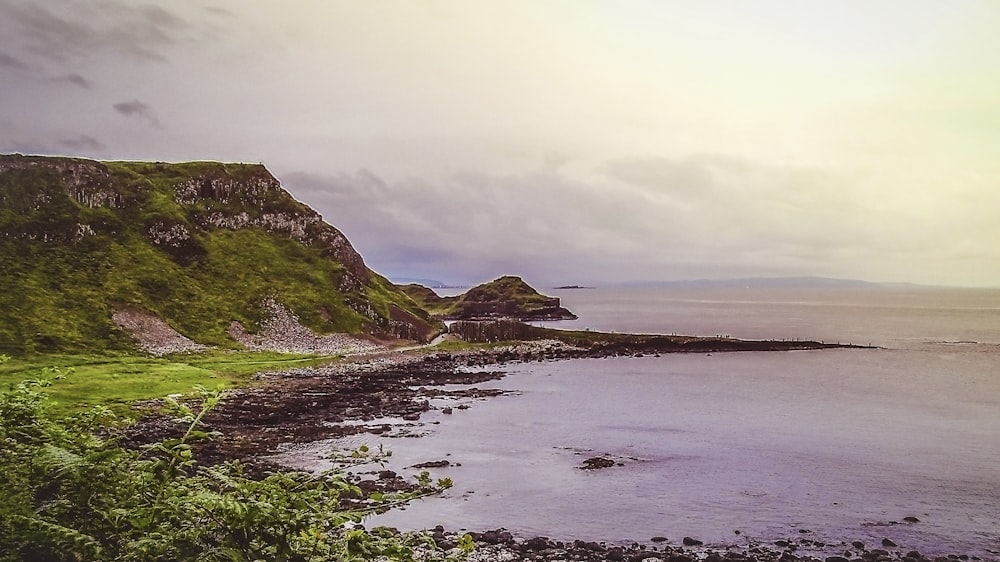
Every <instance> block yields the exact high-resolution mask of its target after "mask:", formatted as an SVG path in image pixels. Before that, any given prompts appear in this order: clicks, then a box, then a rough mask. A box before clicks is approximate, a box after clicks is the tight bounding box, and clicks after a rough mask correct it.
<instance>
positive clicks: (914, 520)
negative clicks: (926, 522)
mask: <svg viewBox="0 0 1000 562" xmlns="http://www.w3.org/2000/svg"><path fill="white" fill-rule="evenodd" d="M903 521H906V522H907V523H920V520H919V519H917V518H916V517H913V516H912V515H911V516H909V517H904V518H903Z"/></svg>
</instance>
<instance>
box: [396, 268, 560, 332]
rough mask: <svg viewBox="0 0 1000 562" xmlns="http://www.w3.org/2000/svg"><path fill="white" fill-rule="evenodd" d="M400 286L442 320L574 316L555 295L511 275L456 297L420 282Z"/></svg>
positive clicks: (548, 318) (535, 318)
mask: <svg viewBox="0 0 1000 562" xmlns="http://www.w3.org/2000/svg"><path fill="white" fill-rule="evenodd" d="M402 289H403V290H404V291H406V294H408V295H410V297H411V298H412V299H413V300H414V301H416V302H417V303H419V304H420V305H422V306H423V307H424V308H425V309H426V310H427V311H429V312H430V313H431V314H433V315H434V316H436V317H438V318H442V319H445V320H481V319H490V318H515V319H518V320H529V321H530V320H573V319H575V318H576V315H575V314H573V313H572V312H570V311H569V310H566V309H565V308H563V307H562V306H561V305H560V301H559V298H558V297H547V296H545V295H543V294H540V293H539V292H538V291H536V290H535V289H534V288H532V287H531V285H528V284H527V283H525V282H524V280H523V279H521V278H520V277H516V276H513V275H507V276H504V277H500V278H498V279H494V280H493V281H490V282H488V283H483V284H482V285H477V286H475V287H473V288H471V289H469V290H468V291H466V292H465V293H464V294H462V295H459V296H456V297H440V296H438V295H437V293H435V292H434V291H433V290H431V289H429V288H427V287H424V286H422V285H415V284H410V285H403V286H402Z"/></svg>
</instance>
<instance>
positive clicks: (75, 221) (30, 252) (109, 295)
mask: <svg viewBox="0 0 1000 562" xmlns="http://www.w3.org/2000/svg"><path fill="white" fill-rule="evenodd" d="M4 164H7V165H9V166H10V169H7V171H0V287H2V288H3V290H2V291H0V353H4V352H5V353H8V354H12V355H15V354H16V355H25V354H30V353H59V352H61V353H106V352H108V351H109V350H113V351H116V352H129V351H133V352H134V351H136V348H135V345H134V344H133V342H132V341H131V340H130V338H128V336H127V335H125V334H124V333H123V332H122V331H121V330H119V329H118V327H117V326H116V325H115V323H114V322H113V321H112V312H113V311H114V310H115V309H119V308H122V307H134V308H137V309H140V310H142V311H145V312H148V313H151V314H153V315H155V316H158V317H159V318H161V319H162V320H164V321H166V322H167V323H168V324H169V325H170V326H171V327H173V328H174V329H175V330H177V331H179V332H181V333H182V334H183V335H185V336H187V337H189V338H191V339H192V340H194V341H196V342H198V343H202V344H206V345H210V346H216V347H220V348H229V349H237V348H239V347H240V346H239V344H238V343H237V342H235V341H233V340H232V339H231V338H230V337H229V335H228V327H229V325H230V322H232V321H238V322H240V323H241V324H243V326H244V327H245V328H246V329H247V330H249V331H251V332H254V331H256V330H257V329H258V328H259V321H260V320H261V319H262V318H261V317H262V315H263V313H264V311H263V310H262V309H261V303H262V301H263V300H265V299H268V298H274V299H275V300H277V301H278V302H280V303H281V304H283V305H284V306H286V307H287V308H289V309H290V310H291V311H292V312H293V313H295V314H296V315H297V316H298V317H299V319H300V321H301V322H302V323H303V324H304V325H305V326H307V327H309V328H310V329H312V330H313V331H315V332H318V333H349V334H376V335H380V336H386V337H389V336H391V335H393V334H396V333H399V332H401V330H398V328H397V326H394V325H398V324H399V323H400V322H401V321H402V322H403V323H404V324H409V325H411V326H414V327H416V329H417V330H416V332H417V333H418V334H430V333H433V332H434V330H435V329H439V328H440V327H441V326H440V324H439V323H438V322H436V321H435V320H433V319H431V318H430V317H429V316H428V314H427V313H426V312H425V311H423V310H422V309H420V308H419V307H418V306H417V305H416V304H415V303H414V302H413V301H412V300H411V299H410V298H409V297H407V296H406V295H405V294H404V293H402V292H401V291H400V290H399V289H397V288H396V287H395V286H393V285H392V284H390V283H389V282H388V281H386V280H385V279H383V278H382V277H380V276H378V275H376V274H374V273H373V272H369V271H364V270H363V268H361V267H360V265H358V264H355V263H354V261H353V259H352V258H351V256H353V255H354V254H353V253H352V252H353V251H352V250H350V249H346V250H344V249H343V248H342V247H341V250H338V251H336V252H335V251H334V250H333V249H332V248H331V247H329V246H328V245H325V243H323V242H320V241H321V240H326V239H327V238H328V237H329V236H331V234H332V233H336V234H339V232H337V231H336V229H334V228H333V227H331V226H329V225H326V224H321V223H318V222H315V218H316V215H315V214H314V213H313V211H312V210H311V209H309V208H308V207H307V206H305V205H304V204H302V203H300V202H298V201H296V200H295V199H294V198H293V197H292V196H291V195H290V194H289V193H287V192H286V191H284V190H283V189H280V187H279V186H278V183H277V180H276V179H275V178H273V177H272V176H271V175H270V173H268V171H267V170H266V169H265V168H264V167H263V166H259V165H248V164H222V163H218V162H188V163H179V164H167V163H162V162H104V163H100V162H94V161H88V160H81V159H68V158H55V157H23V156H5V155H0V165H4ZM66 167H74V169H76V171H77V172H78V173H77V174H76V175H72V174H70V175H67V174H65V173H64V172H65V169H66ZM0 168H2V166H0ZM68 177H74V178H77V180H74V181H73V182H70V180H68V179H67V178H68ZM74 182H75V183H74ZM181 184H183V185H184V186H185V187H184V188H183V189H181V190H180V193H181V194H182V195H181V196H179V195H178V191H177V189H176V188H175V186H178V185H181ZM109 201H110V202H113V204H112V203H109ZM91 204H94V205H96V206H94V207H91V206H90V205H91ZM265 215H266V216H267V217H270V218H269V219H267V220H264V219H262V217H265ZM275 217H280V221H283V222H281V224H283V225H285V226H282V227H280V228H279V227H273V228H272V227H268V226H267V225H268V224H271V223H270V222H268V221H271V220H278V219H276V218H275ZM220 219H221V220H222V222H218V221H219V220H220ZM229 219H232V220H233V221H235V222H228V223H227V222H226V221H227V220H229ZM237 219H238V220H237ZM258 219H260V220H264V222H263V223H254V222H253V221H254V220H258ZM248 221H249V222H248ZM214 224H221V225H222V226H218V227H216V226H212V225H214ZM227 224H228V225H229V226H226V225H227ZM234 224H240V225H242V226H241V227H240V228H231V226H232V225H234ZM249 224H258V225H257V226H254V227H251V226H248V225H249ZM262 224H263V225H264V226H261V225H262ZM288 225H296V226H297V227H298V228H299V229H301V232H299V234H297V235H296V236H292V235H290V234H289V232H288V231H286V230H283V229H284V228H289V227H288ZM167 232H170V233H173V235H172V236H168V237H164V233H167ZM296 232H298V231H296ZM338 252H339V253H338ZM338 256H339V257H338ZM344 256H347V257H346V258H345V257H344ZM342 259H344V260H345V261H347V262H350V264H351V265H345V263H343V262H342V261H340V260H342ZM356 270H360V271H356ZM352 278H353V281H352ZM345 281H351V282H345ZM400 310H402V311H404V312H405V314H403V313H400V312H399V311H400Z"/></svg>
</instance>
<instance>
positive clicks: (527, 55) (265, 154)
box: [0, 0, 1000, 286]
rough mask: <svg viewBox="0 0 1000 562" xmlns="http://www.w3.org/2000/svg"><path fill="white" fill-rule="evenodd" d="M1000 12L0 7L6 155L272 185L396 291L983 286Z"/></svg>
mask: <svg viewBox="0 0 1000 562" xmlns="http://www.w3.org/2000/svg"><path fill="white" fill-rule="evenodd" d="M998 30H1000V3H998V2H996V1H995V0H983V1H973V0H968V1H963V0H950V1H947V2H945V1H938V0H934V1H919V0H899V1H889V0H883V1H870V0H857V1H852V0H841V1H830V2H818V1H816V2H813V1H797V0H785V1H780V2H778V1H774V2H772V1H766V0H755V1H753V2H746V1H731V2H723V1H711V0H708V1H706V0H692V1H659V0H650V1H639V0H616V1H610V0H609V1H605V2H598V1H586V0H566V1H555V0H552V1H547V0H530V1H529V0H524V1H517V0H513V1H501V0H495V1H493V0H482V1H477V0H453V1H443V0H442V1H434V0H426V1H416V0H413V1H405V2H403V1H400V2H392V1H380V2H367V1H357V0H350V1H331V0H311V1H310V0H294V1H289V2H257V1H254V2H250V1H246V0H212V1H210V2H204V1H194V0H190V1H188V0H171V1H169V2H167V1H162V2H150V3H143V2H133V1H115V0H75V1H62V0H48V1H46V2H39V1H37V0H0V151H2V152H22V153H39V154H66V155H76V156H85V157H94V158H101V159H140V160H167V161H174V160H224V161H245V162H263V163H264V164H266V165H267V166H268V168H269V169H270V170H271V172H272V173H274V174H275V175H276V176H277V177H278V178H279V179H280V180H281V181H282V183H283V185H284V186H285V188H286V189H288V190H289V191H290V192H291V193H292V194H293V195H294V196H295V197H296V198H298V199H300V200H302V201H304V202H306V203H308V204H310V205H311V206H313V207H314V208H315V209H316V210H317V211H319V212H320V213H321V214H322V215H323V216H324V218H325V219H326V220H327V221H328V222H330V223H332V224H334V225H335V226H337V227H338V228H340V229H341V230H343V231H344V232H345V233H346V234H347V235H348V237H349V238H350V239H351V241H352V243H353V244H354V246H355V247H356V248H357V249H358V250H359V251H360V252H361V254H362V255H363V256H364V257H365V259H366V261H367V263H368V264H369V266H371V267H372V268H374V269H375V270H377V271H379V272H380V273H383V274H386V275H389V276H396V277H399V276H407V277H424V278H432V279H439V280H442V281H445V282H450V283H473V282H479V281H484V280H488V279H491V278H494V277H497V276H499V275H502V274H506V273H516V274H522V275H524V276H525V277H526V278H527V279H528V280H529V281H530V282H533V283H536V284H538V285H540V286H546V285H553V284H571V283H580V284H601V283H608V282H615V281H624V280H673V279H691V278H702V277H710V278H719V277H744V276H784V275H821V276H832V277H844V278H857V279H865V280H871V281H909V282H918V283H935V284H954V285H973V286H983V285H989V286H1000V31H998Z"/></svg>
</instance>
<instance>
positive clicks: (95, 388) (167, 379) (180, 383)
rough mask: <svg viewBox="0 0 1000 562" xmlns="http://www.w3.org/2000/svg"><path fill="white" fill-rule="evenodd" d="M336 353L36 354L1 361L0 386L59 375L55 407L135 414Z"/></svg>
mask: <svg viewBox="0 0 1000 562" xmlns="http://www.w3.org/2000/svg"><path fill="white" fill-rule="evenodd" d="M336 360H337V358H336V357H323V356H317V355H296V354H280V353H252V352H219V351H215V352H208V353H200V354H191V355H176V356H172V357H160V358H158V357H149V356H136V355H64V354H60V355H55V354H52V355H36V356H32V357H25V358H15V359H9V360H8V361H6V362H4V363H0V387H3V388H9V387H10V386H11V385H14V384H17V383H19V382H21V381H23V380H29V379H38V378H50V379H51V378H58V380H56V381H55V382H54V383H53V384H52V386H51V387H49V388H48V391H47V393H48V395H49V397H50V398H51V400H52V402H53V408H54V409H55V410H56V412H57V413H60V414H72V413H74V412H77V411H79V410H81V409H83V408H86V407H89V406H96V405H104V406H109V407H111V408H112V409H113V410H115V411H116V412H117V413H118V414H120V415H126V416H128V415H130V413H131V415H134V409H133V408H132V404H133V403H135V402H137V401H142V400H149V399H154V398H162V397H164V396H167V395H169V394H188V393H190V392H191V391H192V390H193V389H194V387H195V386H198V385H200V386H204V387H206V388H234V387H240V386H250V385H253V384H254V383H255V381H254V379H253V378H252V376H253V375H254V374H255V373H258V372H261V371H270V370H280V369H288V368H293V367H305V366H316V365H322V364H327V363H331V362H334V361H336Z"/></svg>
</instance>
